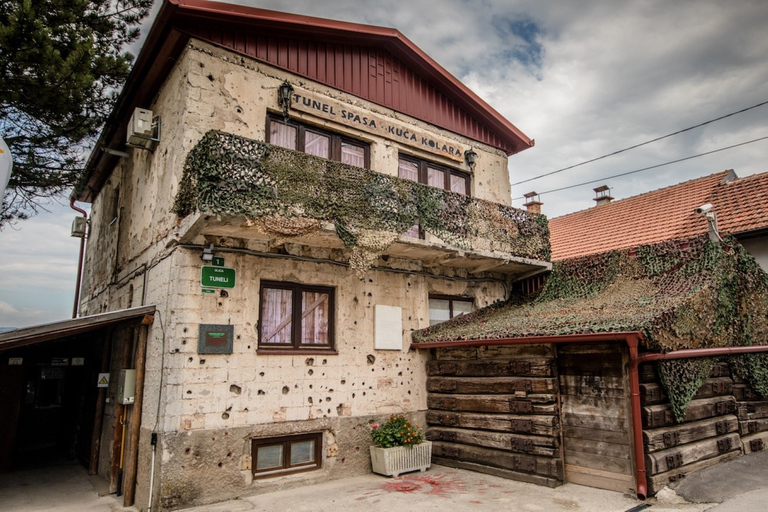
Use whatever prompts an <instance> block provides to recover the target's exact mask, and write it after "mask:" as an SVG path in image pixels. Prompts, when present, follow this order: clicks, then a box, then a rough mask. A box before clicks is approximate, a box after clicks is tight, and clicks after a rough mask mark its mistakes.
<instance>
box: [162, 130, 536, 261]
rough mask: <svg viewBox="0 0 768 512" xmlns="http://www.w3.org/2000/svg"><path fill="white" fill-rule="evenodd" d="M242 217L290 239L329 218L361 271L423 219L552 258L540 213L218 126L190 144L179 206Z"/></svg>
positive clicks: (498, 247) (510, 250)
mask: <svg viewBox="0 0 768 512" xmlns="http://www.w3.org/2000/svg"><path fill="white" fill-rule="evenodd" d="M195 210H199V211H202V212H210V213H212V214H217V215H222V216H245V217H246V218H248V219H249V221H250V222H251V223H252V225H254V226H255V228H256V229H259V230H262V231H264V232H266V233H269V234H271V235H273V236H275V237H277V238H279V239H289V238H290V237H292V236H298V235H303V234H307V233H310V232H312V231H316V230H318V229H320V227H321V225H322V223H323V222H332V223H334V224H335V226H336V232H337V234H338V235H339V237H340V238H341V239H342V240H343V241H344V244H345V246H346V247H348V248H351V249H352V258H351V261H350V264H351V265H352V266H353V267H354V268H355V269H356V270H357V271H358V274H361V273H364V272H365V271H366V270H367V269H368V268H370V267H371V266H372V265H375V264H376V262H377V261H378V257H379V255H381V254H382V253H383V252H384V251H385V250H386V249H387V247H389V245H391V244H392V243H393V242H394V241H396V240H397V239H398V237H399V236H400V235H401V234H403V233H405V232H406V231H408V230H409V229H410V228H411V226H413V225H414V224H415V223H416V222H417V221H418V222H419V225H420V226H421V228H422V229H423V230H424V231H426V232H429V233H431V234H433V235H435V236H437V237H438V238H440V239H441V240H443V241H444V242H446V243H448V244H451V245H453V246H455V247H457V248H460V249H471V250H480V251H498V252H503V253H506V254H510V255H512V256H518V257H523V258H530V259H535V260H549V255H550V249H549V228H548V226H547V219H546V217H544V216H543V215H538V214H534V213H530V212H527V211H524V210H518V209H516V208H511V207H508V206H503V205H499V204H496V203H491V202H488V201H483V200H479V199H474V198H470V197H467V196H463V195H460V194H454V193H451V192H446V191H444V190H440V189H437V188H434V187H429V186H426V185H422V184H419V183H414V182H412V181H408V180H403V179H400V178H396V177H393V176H387V175H384V174H379V173H376V172H373V171H370V170H367V169H361V168H359V167H353V166H350V165H345V164H342V163H339V162H333V161H330V160H326V159H324V158H318V157H314V156H311V155H306V154H304V153H298V152H296V151H291V150H288V149H284V148H280V147H277V146H271V145H269V144H266V143H264V142H260V141H256V140H251V139H246V138H244V137H239V136H236V135H231V134H226V133H222V132H218V131H210V132H208V133H207V134H205V136H204V137H203V138H202V140H201V141H200V142H199V143H198V144H197V146H195V148H194V149H193V150H192V151H190V153H189V155H188V156H187V161H186V164H185V168H184V175H183V177H182V180H181V183H180V186H179V192H178V194H177V196H176V199H175V203H174V210H173V211H174V212H175V213H176V214H177V215H179V216H181V217H184V216H186V215H189V214H191V213H193V212H194V211H195Z"/></svg>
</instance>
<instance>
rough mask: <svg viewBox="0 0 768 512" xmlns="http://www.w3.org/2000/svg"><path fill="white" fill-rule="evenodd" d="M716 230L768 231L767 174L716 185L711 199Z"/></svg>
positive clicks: (725, 231)
mask: <svg viewBox="0 0 768 512" xmlns="http://www.w3.org/2000/svg"><path fill="white" fill-rule="evenodd" d="M708 202H710V203H712V205H713V208H712V211H714V212H716V213H717V226H718V229H719V230H720V231H722V232H724V233H733V234H743V233H747V232H749V231H757V230H763V229H766V228H768V172H764V173H761V174H753V175H752V176H747V177H745V178H738V179H735V180H730V181H726V182H724V183H721V184H719V185H718V186H717V187H716V188H715V190H714V192H713V193H712V196H711V197H710V198H709V201H708Z"/></svg>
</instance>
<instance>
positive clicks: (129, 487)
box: [123, 325, 152, 507]
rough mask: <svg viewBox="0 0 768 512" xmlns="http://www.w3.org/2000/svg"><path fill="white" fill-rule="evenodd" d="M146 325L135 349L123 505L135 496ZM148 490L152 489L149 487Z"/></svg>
mask: <svg viewBox="0 0 768 512" xmlns="http://www.w3.org/2000/svg"><path fill="white" fill-rule="evenodd" d="M148 330H149V328H148V327H147V326H146V325H142V326H141V327H139V346H138V347H137V350H136V394H135V395H134V401H133V414H131V432H130V440H131V443H130V452H129V453H128V463H127V465H126V467H127V472H126V475H125V498H124V499H123V506H125V507H131V506H133V503H134V501H135V497H136V471H137V469H138V463H139V433H140V430H141V408H142V406H143V403H144V375H145V373H146V354H147V334H148V332H147V331H148ZM150 492H152V490H151V489H150Z"/></svg>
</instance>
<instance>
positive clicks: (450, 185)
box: [397, 155, 469, 196]
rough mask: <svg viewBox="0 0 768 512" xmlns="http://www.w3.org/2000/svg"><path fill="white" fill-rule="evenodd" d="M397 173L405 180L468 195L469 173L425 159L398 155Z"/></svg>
mask: <svg viewBox="0 0 768 512" xmlns="http://www.w3.org/2000/svg"><path fill="white" fill-rule="evenodd" d="M397 174H398V176H400V177H401V178H403V179H406V180H411V181H418V182H419V183H424V184H425V185H429V186H430V187H437V188H442V189H443V190H447V191H449V192H456V193H457V194H463V195H467V196H468V195H469V174H467V173H465V172H461V171H457V170H456V169H451V168H449V167H443V166H442V165H438V164H434V163H432V162H428V161H426V160H421V159H418V158H413V157H410V156H403V155H400V159H399V161H398V166H397Z"/></svg>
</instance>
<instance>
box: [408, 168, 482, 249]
mask: <svg viewBox="0 0 768 512" xmlns="http://www.w3.org/2000/svg"><path fill="white" fill-rule="evenodd" d="M397 175H398V176H399V177H400V178H403V179H405V180H411V181H417V182H419V183H424V184H426V185H429V186H430V187H437V188H442V189H444V190H447V191H449V192H456V193H457V194H463V195H469V175H468V174H466V173H463V172H461V171H457V170H455V169H449V168H448V167H442V166H440V165H437V164H433V163H431V162H427V161H426V160H419V159H417V158H412V157H406V156H402V155H401V156H400V159H399V160H398V163H397ZM403 235H404V236H407V237H410V238H424V235H423V234H422V233H421V232H420V230H419V225H418V223H417V224H414V225H413V226H412V227H411V229H409V230H408V231H406V232H405V233H403Z"/></svg>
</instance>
